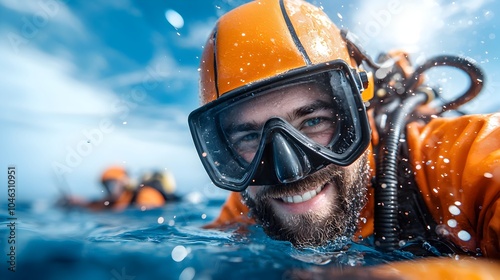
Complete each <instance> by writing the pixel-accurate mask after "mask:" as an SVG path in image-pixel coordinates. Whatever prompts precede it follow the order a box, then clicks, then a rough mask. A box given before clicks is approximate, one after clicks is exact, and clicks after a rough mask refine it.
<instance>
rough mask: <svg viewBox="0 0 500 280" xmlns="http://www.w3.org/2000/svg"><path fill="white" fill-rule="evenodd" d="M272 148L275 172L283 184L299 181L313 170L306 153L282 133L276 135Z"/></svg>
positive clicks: (273, 138)
mask: <svg viewBox="0 0 500 280" xmlns="http://www.w3.org/2000/svg"><path fill="white" fill-rule="evenodd" d="M271 147H272V150H271V151H272V159H273V165H274V171H275V173H276V177H277V179H278V180H279V181H280V182H281V183H289V182H294V181H297V180H299V179H301V178H303V177H304V176H305V175H307V174H308V173H309V171H310V170H311V164H310V163H309V161H308V160H307V157H306V155H305V153H304V152H303V151H302V150H301V149H300V148H298V147H297V146H296V145H294V144H293V143H292V142H289V141H287V139H286V138H285V136H283V135H282V134H281V133H274V135H273V136H272V140H271Z"/></svg>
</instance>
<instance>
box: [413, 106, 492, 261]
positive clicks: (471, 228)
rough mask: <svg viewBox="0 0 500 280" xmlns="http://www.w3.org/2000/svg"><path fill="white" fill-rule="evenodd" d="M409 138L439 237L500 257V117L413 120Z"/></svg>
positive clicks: (416, 167) (416, 172) (464, 247)
mask: <svg viewBox="0 0 500 280" xmlns="http://www.w3.org/2000/svg"><path fill="white" fill-rule="evenodd" d="M407 137H408V145H409V148H410V160H411V163H412V165H413V166H412V167H413V170H414V171H415V174H416V182H417V185H418V186H419V189H420V192H421V194H422V196H423V198H424V200H425V202H426V204H427V207H428V208H429V210H430V212H431V214H432V216H433V218H434V220H435V221H436V222H437V223H438V227H437V232H438V234H440V235H441V236H444V237H446V238H448V239H449V240H451V241H452V242H453V243H455V244H456V245H458V246H459V247H461V248H462V249H463V250H465V251H470V252H478V251H479V250H481V253H482V254H483V255H485V256H488V257H495V258H500V114H492V115H469V116H462V117H458V118H437V119H434V120H432V121H431V122H430V123H429V124H427V125H423V124H420V123H417V122H415V123H411V124H409V125H408V127H407Z"/></svg>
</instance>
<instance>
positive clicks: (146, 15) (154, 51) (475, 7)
mask: <svg viewBox="0 0 500 280" xmlns="http://www.w3.org/2000/svg"><path fill="white" fill-rule="evenodd" d="M245 2H248V1H243V0H234V1H233V0H220V1H218V0H214V1H206V0H193V1H173V0H165V1H139V0H107V1H105V0H96V1H76V0H67V1H60V0H33V1H17V0H0V18H1V20H0V38H1V40H0V85H1V93H0V123H1V126H0V129H1V131H2V134H1V135H2V138H0V151H1V152H0V180H2V181H3V182H6V181H7V180H6V173H7V166H9V165H11V164H13V165H15V166H16V168H17V170H18V186H17V187H18V188H17V198H18V199H27V200H31V199H36V198H48V199H51V198H55V197H57V196H58V194H59V189H60V188H63V189H66V190H67V189H70V190H71V193H73V194H75V195H80V196H87V197H95V196H99V193H100V186H99V184H98V178H99V174H100V172H101V171H102V169H103V168H104V167H105V166H108V165H110V164H123V165H125V166H127V167H128V168H129V170H130V172H131V174H132V175H133V176H138V175H139V174H140V173H141V172H143V171H144V170H148V169H153V168H154V169H168V170H170V171H172V172H173V173H174V174H175V177H176V180H177V184H178V191H179V192H181V193H187V192H190V191H200V192H201V193H202V194H204V195H206V196H212V195H219V194H220V195H224V194H225V193H224V192H223V191H219V190H217V189H216V188H215V187H213V186H212V185H211V183H210V181H209V179H208V177H207V176H206V174H205V171H204V170H203V168H202V165H201V163H200V162H199V159H198V156H197V155H196V152H195V150H194V147H193V144H192V141H191V137H190V134H189V131H188V127H187V116H188V114H189V113H190V112H191V111H192V110H193V109H195V108H196V107H197V106H198V101H199V100H198V93H197V85H198V70H197V69H198V63H199V56H200V54H201V51H202V46H203V44H204V42H205V40H206V38H207V36H208V34H209V32H210V30H211V28H212V27H213V25H214V23H215V22H216V20H217V18H218V17H219V16H220V15H222V14H224V13H225V12H227V11H229V10H230V9H232V8H234V7H236V6H238V5H241V4H243V3H245ZM310 2H312V3H314V4H316V5H320V6H322V7H323V8H324V10H325V11H326V13H327V14H328V15H329V16H330V18H331V19H332V20H333V21H334V22H335V23H336V24H337V25H338V26H339V27H342V28H348V29H350V30H351V31H353V32H354V33H356V34H358V36H360V37H361V39H362V42H363V45H364V47H365V49H366V50H367V52H368V53H369V54H370V55H372V56H377V55H378V54H379V53H380V52H384V51H388V50H389V49H394V48H402V49H405V50H407V51H408V52H409V53H410V55H411V57H412V59H413V61H414V62H415V63H419V62H422V61H424V60H425V59H427V58H429V57H431V56H434V55H437V54H455V55H464V56H469V57H471V58H473V59H475V60H476V61H477V62H478V63H479V64H480V65H481V67H482V68H483V69H484V70H485V72H486V74H487V83H486V87H485V90H484V91H483V93H482V95H481V96H480V97H478V98H477V100H475V101H474V102H471V104H469V106H468V108H467V110H468V111H469V112H475V113H488V112H495V111H499V110H500V97H498V93H497V92H498V91H499V90H500V82H499V81H498V80H499V79H500V65H499V56H500V48H499V47H498V46H499V43H498V42H499V40H500V32H498V26H497V25H498V23H500V21H499V16H500V15H498V14H496V13H495V12H498V11H500V8H499V6H500V4H499V2H498V1H493V0H478V1H456V2H448V1H427V0H424V1H416V0H406V1H402V0H401V1H398V0H390V1H361V0H356V1H312V0H311V1H310ZM461 78H462V76H460V74H459V73H456V72H454V71H451V70H449V69H446V68H444V69H440V70H439V71H435V73H434V72H433V73H431V78H430V80H431V82H433V83H435V84H439V85H441V86H443V88H444V89H445V90H449V91H450V92H457V91H460V90H461V89H462V88H463V87H464V86H465V85H466V82H464V81H463V79H461ZM1 168H4V171H3V172H2V171H1ZM5 195H6V192H5V194H4V193H0V197H4V196H5Z"/></svg>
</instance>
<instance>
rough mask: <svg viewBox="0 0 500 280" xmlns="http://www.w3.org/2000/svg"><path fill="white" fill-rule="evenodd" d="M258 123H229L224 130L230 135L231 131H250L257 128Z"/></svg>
mask: <svg viewBox="0 0 500 280" xmlns="http://www.w3.org/2000/svg"><path fill="white" fill-rule="evenodd" d="M258 129H259V125H258V124H256V123H254V122H247V123H240V124H234V123H232V124H230V125H228V126H227V127H225V128H224V131H225V132H226V133H227V134H229V135H231V134H233V133H237V132H241V131H252V130H258Z"/></svg>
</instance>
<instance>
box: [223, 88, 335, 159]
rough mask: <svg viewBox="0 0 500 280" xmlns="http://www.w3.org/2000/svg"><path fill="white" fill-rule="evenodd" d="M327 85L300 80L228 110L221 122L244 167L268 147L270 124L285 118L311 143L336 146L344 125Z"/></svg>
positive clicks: (228, 140)
mask: <svg viewBox="0 0 500 280" xmlns="http://www.w3.org/2000/svg"><path fill="white" fill-rule="evenodd" d="M328 88H329V86H328V85H327V84H322V83H318V81H317V80H309V81H299V82H297V83H294V84H289V85H286V86H282V87H279V88H273V89H271V90H268V91H263V92H260V93H257V94H254V96H253V97H252V98H249V99H245V100H240V101H239V102H235V103H234V104H232V105H230V106H228V107H226V109H225V110H224V111H222V112H221V113H220V114H219V115H218V118H219V120H218V122H219V123H220V124H221V130H222V132H223V134H224V138H225V141H226V142H227V145H228V146H229V147H230V148H231V150H232V153H233V154H234V156H235V157H238V158H240V161H241V164H242V165H244V166H248V165H249V164H250V163H251V162H252V161H253V160H254V158H255V155H256V154H258V149H259V147H260V146H263V145H265V144H267V143H266V142H263V143H262V145H261V142H262V141H263V140H262V137H263V135H264V130H265V127H266V123H267V122H268V121H269V120H270V119H273V118H280V119H283V120H284V121H285V122H287V123H288V124H290V125H291V126H292V127H293V129H295V130H296V132H298V133H300V134H302V135H303V136H304V137H305V138H307V139H308V140H309V141H311V142H313V143H316V144H318V145H322V146H328V145H330V144H331V143H332V140H333V139H334V136H335V135H336V134H338V132H337V128H338V125H339V123H340V120H339V116H340V115H341V114H339V111H338V106H337V104H336V100H335V99H334V96H333V95H332V94H331V92H330V90H327V89H328Z"/></svg>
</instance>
